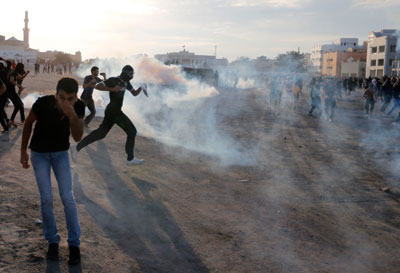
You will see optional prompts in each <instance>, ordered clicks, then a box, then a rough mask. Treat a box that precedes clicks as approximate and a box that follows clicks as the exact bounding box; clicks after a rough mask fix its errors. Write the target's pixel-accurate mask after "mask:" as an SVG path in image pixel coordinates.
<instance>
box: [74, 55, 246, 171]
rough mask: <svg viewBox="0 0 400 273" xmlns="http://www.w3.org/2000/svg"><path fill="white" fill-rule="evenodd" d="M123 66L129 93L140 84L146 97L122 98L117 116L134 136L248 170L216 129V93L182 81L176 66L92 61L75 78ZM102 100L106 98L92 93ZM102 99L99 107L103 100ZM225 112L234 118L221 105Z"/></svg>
mask: <svg viewBox="0 0 400 273" xmlns="http://www.w3.org/2000/svg"><path fill="white" fill-rule="evenodd" d="M125 64H131V65H133V67H134V68H135V77H134V79H133V82H132V84H133V86H134V88H138V86H139V84H140V83H141V82H146V83H148V86H149V97H148V98H146V97H145V96H144V95H140V96H138V97H133V96H132V95H131V94H129V93H128V92H127V93H126V96H125V101H124V106H123V111H124V112H125V113H126V114H127V115H128V116H129V117H130V118H131V119H132V121H133V122H134V123H135V126H136V127H137V128H138V132H139V134H141V135H143V136H147V137H151V138H154V139H156V140H158V141H161V142H163V143H165V144H168V145H173V146H180V147H184V148H186V149H189V150H192V151H197V152H201V153H204V154H207V155H211V156H214V157H216V158H218V159H219V161H220V163H221V164H223V165H237V164H238V165H249V164H252V162H253V161H252V160H251V159H250V158H251V157H250V155H249V154H247V153H244V152H243V151H244V149H243V148H242V147H241V145H240V144H239V143H237V142H236V141H234V140H233V138H232V137H231V136H229V135H228V134H226V133H225V132H223V131H222V130H220V129H219V117H218V116H217V107H218V105H219V104H218V103H219V98H218V95H219V92H218V90H217V89H215V88H214V87H212V86H209V85H207V84H204V83H200V82H199V81H197V80H195V79H191V80H188V79H186V78H185V77H184V75H183V73H182V71H181V69H180V68H179V67H177V66H166V65H164V64H161V63H160V62H158V61H157V60H155V59H153V58H148V57H130V58H126V59H124V60H118V59H104V60H100V59H98V60H96V61H95V62H94V63H93V64H91V65H87V64H86V65H83V66H81V67H80V69H79V70H78V72H77V73H78V75H80V76H82V77H84V76H85V75H87V74H90V73H89V71H90V67H91V66H92V65H96V66H98V67H99V68H100V71H101V72H106V73H107V75H108V77H111V76H117V75H119V74H120V71H121V68H122V67H123V66H124V65H125ZM97 93H102V94H105V93H107V92H101V91H95V92H94V94H95V95H97ZM102 98H103V103H104V104H106V103H108V99H107V98H105V97H104V96H103V97H102ZM224 107H226V110H227V112H235V111H232V109H231V110H229V109H228V108H231V107H234V105H224Z"/></svg>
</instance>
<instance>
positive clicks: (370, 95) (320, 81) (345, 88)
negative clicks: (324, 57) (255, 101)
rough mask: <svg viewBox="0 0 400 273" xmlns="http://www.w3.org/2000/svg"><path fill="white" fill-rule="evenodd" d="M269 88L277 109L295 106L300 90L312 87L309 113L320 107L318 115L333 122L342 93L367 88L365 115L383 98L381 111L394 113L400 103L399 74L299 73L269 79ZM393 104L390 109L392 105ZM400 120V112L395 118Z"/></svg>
mask: <svg viewBox="0 0 400 273" xmlns="http://www.w3.org/2000/svg"><path fill="white" fill-rule="evenodd" d="M267 89H268V90H269V95H268V101H269V104H270V105H271V106H272V107H273V109H274V111H275V112H279V111H280V109H281V108H282V107H286V108H289V109H295V108H296V106H297V105H298V103H299V97H300V94H302V93H304V90H306V89H307V90H308V91H309V94H310V99H311V108H310V110H309V112H308V115H310V116H312V115H313V114H314V111H316V113H317V115H318V116H321V117H323V118H325V119H326V120H328V121H330V122H332V121H333V118H334V113H335V108H336V103H337V101H338V100H340V99H342V96H343V95H344V94H345V95H348V96H350V95H351V93H352V92H354V91H356V90H357V89H359V90H363V98H364V99H365V104H364V109H365V116H366V117H368V118H371V117H372V113H373V111H374V109H375V105H376V104H377V103H378V102H380V103H381V108H380V111H381V112H383V113H386V114H387V115H391V114H392V113H393V112H394V111H395V110H396V109H397V108H398V107H400V98H399V96H400V79H399V77H387V76H385V77H383V79H379V78H371V77H369V78H334V77H313V78H311V79H310V80H307V79H304V78H296V77H274V78H272V79H270V80H268V81H267ZM391 102H393V104H392V105H393V106H392V107H391V108H390V110H389V111H388V112H386V110H387V109H388V107H389V105H391ZM394 124H400V112H399V113H398V116H397V118H396V119H395V121H394Z"/></svg>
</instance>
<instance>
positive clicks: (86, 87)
mask: <svg viewBox="0 0 400 273" xmlns="http://www.w3.org/2000/svg"><path fill="white" fill-rule="evenodd" d="M90 72H91V75H88V76H86V77H85V79H84V80H83V92H82V95H81V100H83V101H84V102H85V105H86V107H87V108H88V109H89V111H90V114H89V115H88V116H87V117H86V118H85V121H84V122H85V127H89V123H90V121H91V120H92V119H93V118H94V116H95V115H96V107H95V105H94V101H93V89H94V87H95V85H96V84H97V83H99V82H101V79H100V78H99V77H98V75H99V68H98V67H97V66H93V67H92V68H91V69H90ZM101 75H102V76H103V78H104V80H107V78H106V73H102V74H101Z"/></svg>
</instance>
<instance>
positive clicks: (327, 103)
mask: <svg viewBox="0 0 400 273" xmlns="http://www.w3.org/2000/svg"><path fill="white" fill-rule="evenodd" d="M335 89H336V85H335V82H334V81H333V79H328V80H327V82H326V83H325V85H324V108H325V118H326V119H327V120H329V122H332V120H333V115H334V113H335V107H336V100H335V99H336V95H335V93H336V92H335Z"/></svg>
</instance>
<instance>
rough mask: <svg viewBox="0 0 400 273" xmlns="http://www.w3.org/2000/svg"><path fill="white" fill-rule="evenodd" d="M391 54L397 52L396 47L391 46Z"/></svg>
mask: <svg viewBox="0 0 400 273" xmlns="http://www.w3.org/2000/svg"><path fill="white" fill-rule="evenodd" d="M390 52H391V53H394V52H396V45H391V46H390Z"/></svg>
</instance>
